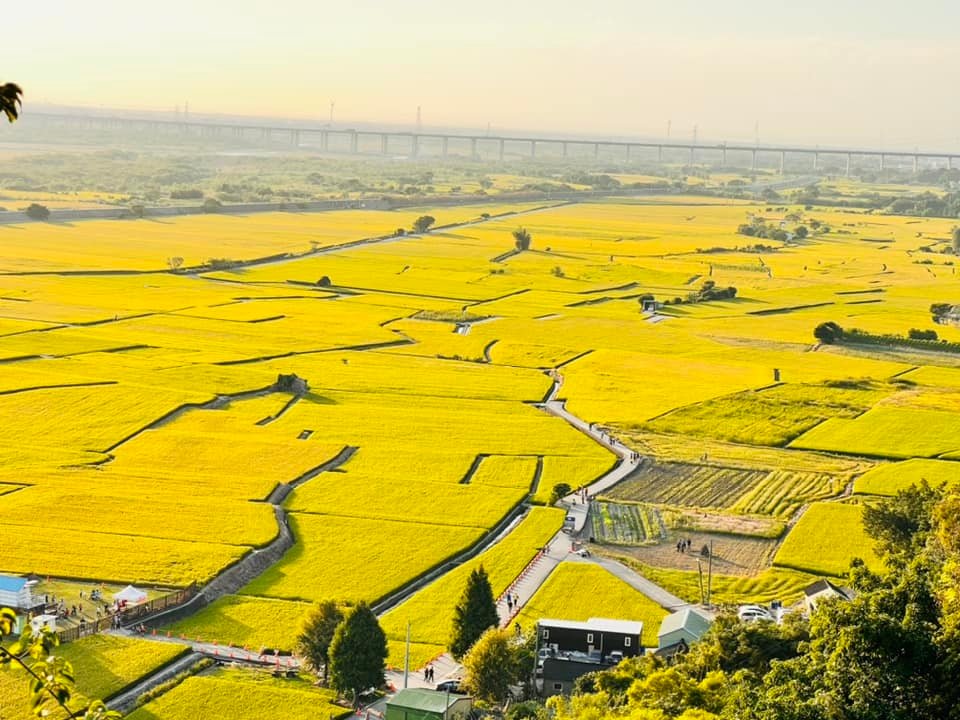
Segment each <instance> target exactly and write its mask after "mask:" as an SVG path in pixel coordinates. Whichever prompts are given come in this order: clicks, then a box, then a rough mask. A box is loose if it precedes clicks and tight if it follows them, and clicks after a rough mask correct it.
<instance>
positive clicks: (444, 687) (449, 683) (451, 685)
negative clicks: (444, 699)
mask: <svg viewBox="0 0 960 720" xmlns="http://www.w3.org/2000/svg"><path fill="white" fill-rule="evenodd" d="M461 684H462V681H461V680H460V678H456V679H455V680H444V681H443V682H438V683H437V692H449V693H456V694H457V695H461V694H463V692H464V691H463V689H461V687H460V686H461Z"/></svg>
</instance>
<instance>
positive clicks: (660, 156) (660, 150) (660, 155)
mask: <svg viewBox="0 0 960 720" xmlns="http://www.w3.org/2000/svg"><path fill="white" fill-rule="evenodd" d="M657 162H663V145H657Z"/></svg>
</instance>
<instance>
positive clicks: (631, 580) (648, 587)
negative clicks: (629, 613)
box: [569, 555, 693, 612]
mask: <svg viewBox="0 0 960 720" xmlns="http://www.w3.org/2000/svg"><path fill="white" fill-rule="evenodd" d="M569 561H570V562H582V563H593V564H594V565H599V566H600V567H602V568H603V569H604V570H607V571H608V572H609V573H611V574H612V575H615V576H616V577H618V578H620V579H621V580H623V581H624V582H625V583H626V584H627V585H629V586H630V587H632V588H633V589H634V590H637V591H639V592H641V593H643V594H644V595H646V596H647V597H648V598H650V599H651V600H653V601H654V602H655V603H657V605H659V606H660V607H662V608H663V609H664V610H669V611H670V612H673V611H675V610H680V609H681V608H685V607H690V606H691V605H692V604H693V603H688V602H687V601H686V600H682V599H681V598H678V597H677V596H676V595H674V594H673V593H670V592H668V591H667V590H664V589H663V588H662V587H660V586H659V585H657V584H656V583H653V582H650V581H649V580H647V578H645V577H644V576H643V575H641V574H640V573H638V572H636V571H634V570H631V569H630V568H628V567H627V566H626V565H622V564H621V563H618V562H617V561H616V560H611V559H610V558H604V557H596V556H591V557H586V558H582V557H580V556H579V555H571V556H570V558H569Z"/></svg>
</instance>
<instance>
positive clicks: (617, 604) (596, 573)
mask: <svg viewBox="0 0 960 720" xmlns="http://www.w3.org/2000/svg"><path fill="white" fill-rule="evenodd" d="M666 616H667V611H666V610H664V609H663V608H662V607H660V606H659V605H657V604H656V603H655V602H653V601H652V600H650V599H649V598H648V597H647V596H646V595H644V594H643V593H640V592H638V591H637V590H634V589H633V588H632V587H630V586H629V585H627V583H625V582H623V580H620V579H619V578H618V577H616V576H615V575H612V574H611V573H610V572H608V571H607V570H605V569H604V568H602V567H601V566H599V565H594V564H592V563H579V562H566V563H561V564H560V566H559V567H558V568H557V569H556V570H554V571H553V573H551V574H550V577H549V578H547V581H546V582H545V583H544V584H543V585H542V586H541V587H540V589H539V590H537V592H536V594H535V595H534V596H533V598H532V599H531V601H530V602H529V603H528V604H527V605H525V606H524V608H523V610H522V611H521V612H520V614H519V615H518V616H517V622H519V623H520V626H521V627H525V628H530V627H533V626H534V625H536V623H537V621H539V620H542V619H543V618H553V619H561V620H581V621H584V620H589V619H590V618H592V617H598V618H616V619H620V620H633V621H638V622H642V623H643V635H642V636H641V641H642V642H643V644H644V646H645V647H656V644H657V632H658V631H659V630H660V623H661V621H662V620H663V618H665V617H666Z"/></svg>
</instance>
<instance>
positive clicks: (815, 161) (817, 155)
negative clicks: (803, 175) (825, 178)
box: [813, 152, 820, 172]
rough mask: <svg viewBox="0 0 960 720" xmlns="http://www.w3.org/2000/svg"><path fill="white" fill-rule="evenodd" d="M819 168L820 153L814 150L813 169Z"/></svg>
mask: <svg viewBox="0 0 960 720" xmlns="http://www.w3.org/2000/svg"><path fill="white" fill-rule="evenodd" d="M819 169H820V153H818V152H815V153H814V154H813V171H814V172H816V171H817V170H819Z"/></svg>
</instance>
